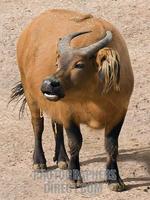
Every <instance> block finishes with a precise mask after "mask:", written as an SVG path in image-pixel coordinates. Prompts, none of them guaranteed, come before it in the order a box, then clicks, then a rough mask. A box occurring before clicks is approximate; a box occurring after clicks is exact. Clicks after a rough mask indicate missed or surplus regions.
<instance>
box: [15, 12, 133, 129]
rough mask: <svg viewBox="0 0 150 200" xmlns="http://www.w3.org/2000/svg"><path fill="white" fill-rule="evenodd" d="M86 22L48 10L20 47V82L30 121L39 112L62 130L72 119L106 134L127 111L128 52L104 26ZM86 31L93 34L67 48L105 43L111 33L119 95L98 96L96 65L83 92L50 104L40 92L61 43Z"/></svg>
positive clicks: (94, 20)
mask: <svg viewBox="0 0 150 200" xmlns="http://www.w3.org/2000/svg"><path fill="white" fill-rule="evenodd" d="M87 16H88V15H84V14H81V13H77V12H73V11H67V10H49V11H47V12H45V13H43V14H41V15H40V16H39V17H37V18H36V19H34V20H33V22H32V23H31V24H30V25H29V26H28V27H27V28H26V29H25V31H24V32H23V33H22V35H21V37H20V39H19V41H18V46H17V56H18V65H19V69H20V73H21V81H22V84H23V87H24V91H25V96H26V99H27V103H28V105H29V107H30V110H31V115H32V118H38V117H39V115H40V110H42V111H43V112H46V113H47V114H48V115H49V116H50V117H51V118H53V119H55V120H56V121H59V122H61V123H63V125H64V126H65V127H67V125H68V122H69V120H70V119H71V118H73V119H74V120H75V121H76V123H85V124H87V125H88V126H90V127H93V128H104V127H107V130H108V131H109V130H110V129H111V128H112V127H113V126H114V125H115V124H117V123H118V121H119V120H120V119H121V118H122V117H123V116H124V115H125V113H126V111H127V108H128V104H129V99H130V96H131V93H132V89H133V73H132V68H131V64H130V59H129V55H128V50H127V47H126V44H125V42H124V40H123V38H122V36H121V35H120V33H119V32H118V31H117V30H116V29H115V28H114V26H113V25H111V24H110V23H108V22H106V21H105V20H103V19H97V18H95V17H91V15H89V17H87ZM80 18H81V20H79V19H80ZM75 19H77V20H75ZM88 30H92V32H91V33H89V34H85V35H82V36H79V37H78V38H75V39H74V40H73V41H72V42H71V46H73V47H84V46H88V45H89V44H92V43H94V42H96V41H98V40H99V39H101V38H102V37H104V35H105V32H106V30H110V31H111V32H112V35H113V40H112V42H111V43H110V44H109V47H111V48H112V49H114V50H115V51H117V52H118V54H119V56H120V69H121V71H120V77H121V78H120V92H115V91H113V90H111V91H110V92H109V93H108V94H104V95H102V89H103V88H102V87H103V83H102V82H101V81H100V80H99V78H98V70H97V68H98V64H96V62H95V64H94V65H93V69H89V70H90V72H89V74H90V73H93V74H94V75H93V76H92V77H91V79H89V83H88V85H87V88H82V86H81V89H80V90H79V92H74V93H71V94H69V93H68V95H67V96H66V98H64V99H62V100H60V101H58V102H50V101H48V100H47V99H46V98H45V97H44V96H43V95H42V93H41V91H40V87H41V84H42V81H43V79H45V78H46V77H47V76H49V75H52V74H54V73H55V72H56V70H57V67H56V58H57V43H58V40H59V38H60V37H63V36H65V35H67V34H69V33H72V32H79V31H88ZM98 53H99V52H98ZM98 53H97V55H98ZM93 63H94V61H93ZM72 73H73V72H72ZM74 73H75V72H74ZM85 78H86V79H88V78H89V77H85Z"/></svg>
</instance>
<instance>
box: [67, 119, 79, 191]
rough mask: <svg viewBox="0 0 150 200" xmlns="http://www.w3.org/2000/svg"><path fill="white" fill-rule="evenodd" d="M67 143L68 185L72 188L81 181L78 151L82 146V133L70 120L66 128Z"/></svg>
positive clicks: (77, 185)
mask: <svg viewBox="0 0 150 200" xmlns="http://www.w3.org/2000/svg"><path fill="white" fill-rule="evenodd" d="M66 132H67V136H68V144H69V148H70V160H69V166H68V169H69V185H70V187H72V188H76V187H79V186H80V185H81V183H82V178H81V174H80V163H79V151H80V149H81V146H82V135H81V132H80V128H79V126H78V125H76V124H75V123H74V122H70V124H69V126H68V127H67V128H66Z"/></svg>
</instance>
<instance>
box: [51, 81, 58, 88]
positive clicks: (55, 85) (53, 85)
mask: <svg viewBox="0 0 150 200" xmlns="http://www.w3.org/2000/svg"><path fill="white" fill-rule="evenodd" d="M51 86H52V87H59V86H60V82H59V80H57V79H53V80H51Z"/></svg>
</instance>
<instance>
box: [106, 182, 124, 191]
mask: <svg viewBox="0 0 150 200" xmlns="http://www.w3.org/2000/svg"><path fill="white" fill-rule="evenodd" d="M108 187H109V189H110V190H112V191H115V192H122V191H125V190H126V189H127V187H126V185H125V184H124V183H123V181H122V182H116V183H109V184H108Z"/></svg>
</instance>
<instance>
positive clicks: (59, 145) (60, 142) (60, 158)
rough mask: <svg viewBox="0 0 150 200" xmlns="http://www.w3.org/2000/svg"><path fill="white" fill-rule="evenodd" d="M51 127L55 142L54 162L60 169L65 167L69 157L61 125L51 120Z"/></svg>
mask: <svg viewBox="0 0 150 200" xmlns="http://www.w3.org/2000/svg"><path fill="white" fill-rule="evenodd" d="M52 127H53V131H54V136H55V142H56V146H55V156H54V162H55V161H56V162H57V165H58V167H59V168H60V169H67V167H68V162H69V158H68V156H67V153H66V149H65V145H64V133H63V126H62V125H61V124H58V123H57V122H54V121H52Z"/></svg>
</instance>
